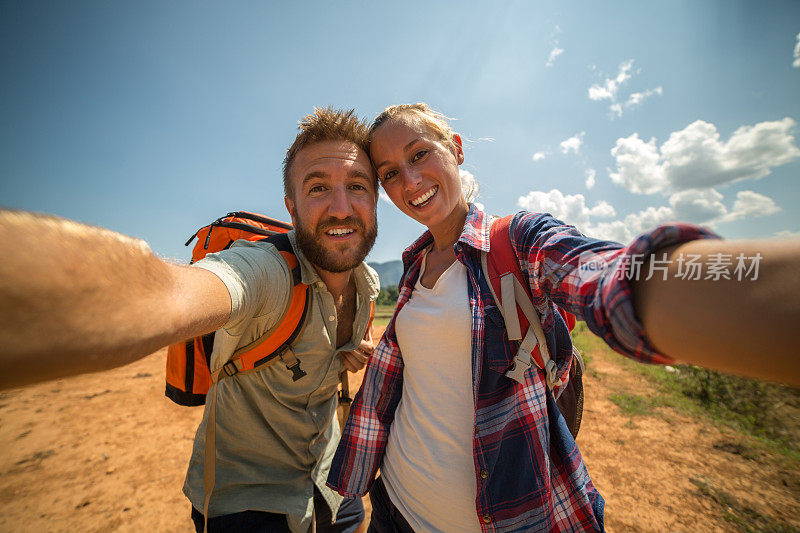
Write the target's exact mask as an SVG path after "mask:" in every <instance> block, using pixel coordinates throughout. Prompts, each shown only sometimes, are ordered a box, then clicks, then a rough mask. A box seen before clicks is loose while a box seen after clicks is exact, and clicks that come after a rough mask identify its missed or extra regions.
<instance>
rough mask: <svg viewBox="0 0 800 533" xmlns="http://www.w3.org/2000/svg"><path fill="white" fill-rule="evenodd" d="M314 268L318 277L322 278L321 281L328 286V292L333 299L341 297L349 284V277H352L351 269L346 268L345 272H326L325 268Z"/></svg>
mask: <svg viewBox="0 0 800 533" xmlns="http://www.w3.org/2000/svg"><path fill="white" fill-rule="evenodd" d="M315 268H316V270H317V273H318V274H319V277H320V279H322V281H323V282H324V283H325V285H326V286H327V287H328V292H329V293H331V296H333V299H334V301H338V300H339V299H341V297H342V296H343V295H344V294H345V292H346V291H347V289H348V287H349V285H350V279H351V278H352V274H353V271H352V270H348V271H346V272H328V271H327V270H322V269H320V268H317V267H315Z"/></svg>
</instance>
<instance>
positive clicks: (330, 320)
mask: <svg viewBox="0 0 800 533" xmlns="http://www.w3.org/2000/svg"><path fill="white" fill-rule="evenodd" d="M334 320H336V317H335V316H333V315H331V316H329V317H328V321H329V322H333V321H334Z"/></svg>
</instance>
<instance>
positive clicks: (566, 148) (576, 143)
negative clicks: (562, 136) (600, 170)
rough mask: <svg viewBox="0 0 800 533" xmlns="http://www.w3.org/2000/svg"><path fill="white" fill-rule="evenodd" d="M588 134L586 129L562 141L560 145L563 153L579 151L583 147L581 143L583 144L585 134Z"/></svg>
mask: <svg viewBox="0 0 800 533" xmlns="http://www.w3.org/2000/svg"><path fill="white" fill-rule="evenodd" d="M584 135H586V132H585V131H582V132H580V133H579V134H577V135H573V136H572V137H570V138H569V139H566V140H564V141H561V143H560V144H559V146H560V147H561V153H562V154H568V153H570V152H573V153H576V154H577V153H578V152H579V151H580V149H581V145H582V144H583V136H584Z"/></svg>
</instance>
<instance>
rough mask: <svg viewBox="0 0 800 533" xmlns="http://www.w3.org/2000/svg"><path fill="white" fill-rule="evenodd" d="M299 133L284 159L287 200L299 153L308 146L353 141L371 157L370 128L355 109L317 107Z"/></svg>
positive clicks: (284, 190)
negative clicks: (368, 146) (368, 128)
mask: <svg viewBox="0 0 800 533" xmlns="http://www.w3.org/2000/svg"><path fill="white" fill-rule="evenodd" d="M297 129H298V130H300V133H298V134H297V137H295V139H294V142H293V143H292V145H291V146H290V147H289V149H288V150H286V157H284V158H283V192H284V194H285V195H286V196H289V197H292V195H293V192H294V191H293V190H292V182H291V180H290V179H289V173H290V172H291V170H292V163H294V158H295V157H296V156H297V154H298V152H300V150H302V149H303V148H305V147H306V146H309V145H311V144H314V143H318V142H323V141H350V142H352V143H353V144H355V145H356V146H358V147H359V148H361V149H362V150H364V153H366V154H369V151H368V150H367V145H368V139H369V135H368V131H367V124H366V123H365V122H364V121H363V120H361V119H360V118H358V116H357V115H356V112H355V110H354V109H349V110H347V111H345V110H337V109H333V108H331V107H326V108H322V109H320V108H317V107H315V108H314V113H313V114H311V115H307V116H306V117H305V118H303V120H301V121H300V125H299V126H298V128H297ZM373 174H374V173H373ZM376 190H377V187H376Z"/></svg>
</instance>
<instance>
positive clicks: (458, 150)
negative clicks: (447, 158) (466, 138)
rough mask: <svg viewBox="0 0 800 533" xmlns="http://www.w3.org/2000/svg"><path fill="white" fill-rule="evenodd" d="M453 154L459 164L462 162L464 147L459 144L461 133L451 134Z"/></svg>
mask: <svg viewBox="0 0 800 533" xmlns="http://www.w3.org/2000/svg"><path fill="white" fill-rule="evenodd" d="M453 155H455V156H456V161H458V164H459V165H460V164H461V163H463V162H464V148H463V147H462V146H461V135H459V134H458V133H454V134H453Z"/></svg>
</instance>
